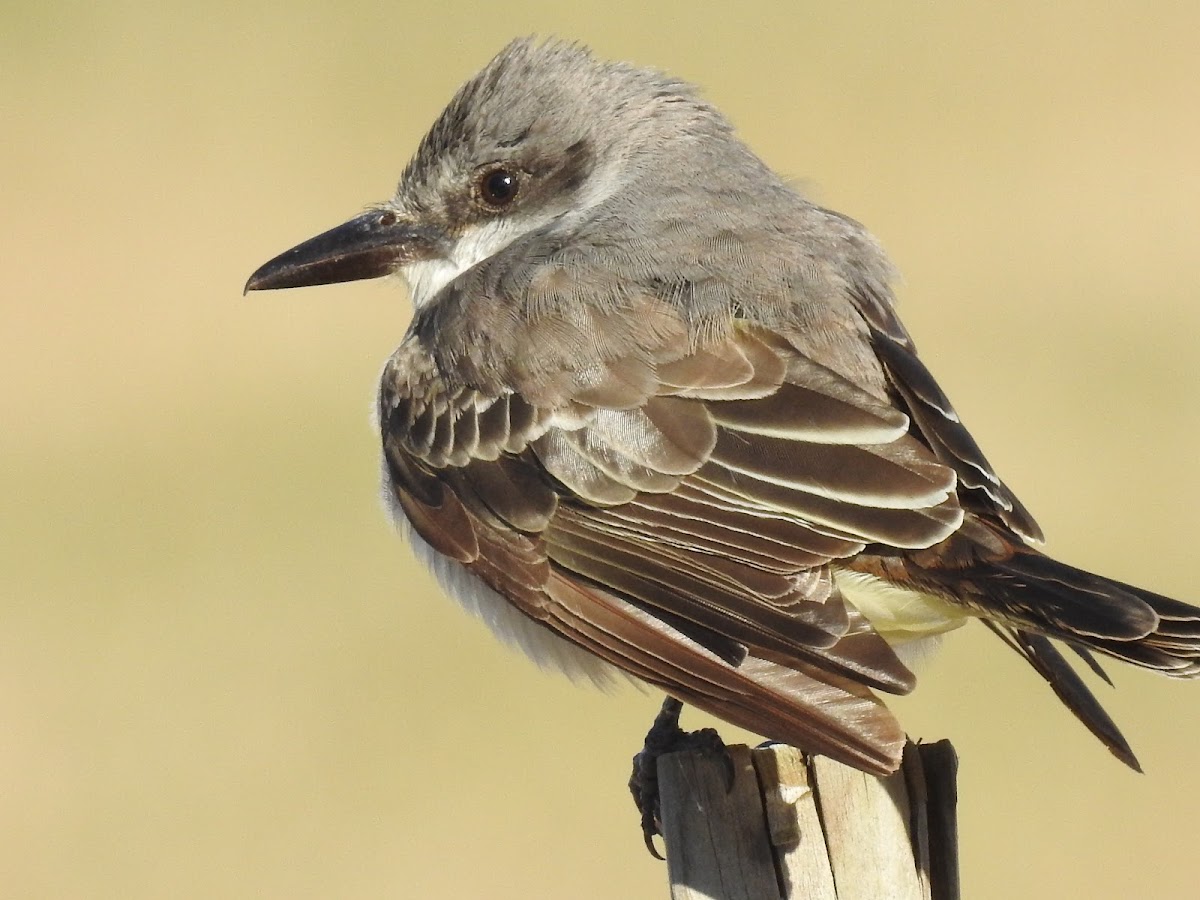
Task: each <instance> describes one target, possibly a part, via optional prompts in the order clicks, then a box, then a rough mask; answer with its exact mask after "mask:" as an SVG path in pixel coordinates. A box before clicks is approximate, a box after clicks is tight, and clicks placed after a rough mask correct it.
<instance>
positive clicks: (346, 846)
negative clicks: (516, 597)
mask: <svg viewBox="0 0 1200 900" xmlns="http://www.w3.org/2000/svg"><path fill="white" fill-rule="evenodd" d="M785 8H786V11H785ZM530 31H538V32H544V33H557V34H561V35H564V36H570V37H575V38H578V39H581V40H583V41H586V42H588V43H590V44H592V45H593V46H594V47H595V49H596V50H597V51H598V52H599V53H600V54H602V55H604V56H609V57H621V58H628V59H631V60H634V61H637V62H640V63H644V64H650V65H656V66H659V67H662V68H667V69H670V70H672V71H674V72H676V73H678V74H681V75H683V76H686V77H689V78H691V79H693V80H696V81H698V82H700V83H701V84H703V85H704V86H705V87H706V89H707V92H708V94H709V96H710V97H712V98H713V99H714V100H715V101H716V102H717V103H718V104H719V105H720V106H721V107H722V108H724V109H725V110H726V112H728V113H729V115H730V116H731V117H732V118H733V119H734V121H735V122H736V123H737V124H738V126H739V127H740V129H741V132H742V134H743V135H744V137H745V138H746V139H747V140H748V141H749V142H750V143H751V144H752V145H753V146H754V147H756V148H757V149H758V150H759V151H760V152H761V153H762V154H763V155H764V156H765V157H766V159H767V160H768V161H769V162H770V163H772V164H773V165H774V166H775V167H777V168H779V169H780V170H782V171H784V172H786V173H788V174H789V175H791V176H794V177H796V178H797V179H802V180H804V182H805V183H806V184H807V185H808V186H809V190H810V192H811V193H812V194H813V195H814V196H816V197H817V198H818V199H819V200H821V201H822V202H824V203H826V204H828V205H831V206H833V207H835V208H837V209H840V210H842V211H844V212H847V213H849V214H851V215H853V216H855V217H857V218H859V219H861V220H862V221H864V222H866V223H867V224H868V225H869V226H870V227H872V228H873V229H874V230H875V231H876V233H877V234H878V235H879V236H880V237H881V238H882V239H883V241H884V243H885V244H886V245H887V246H888V247H889V248H890V250H891V251H892V254H893V256H894V258H895V259H896V261H897V263H898V264H899V266H900V268H901V269H902V271H903V272H904V273H905V285H904V287H903V297H904V315H905V319H906V321H907V323H908V324H909V326H910V328H911V329H912V331H913V332H914V334H915V335H916V337H917V339H918V342H919V343H920V345H921V348H922V350H923V353H924V355H925V358H926V359H927V361H929V362H930V364H931V367H932V368H933V370H934V372H935V373H936V374H937V375H938V377H939V378H940V379H941V381H942V384H943V386H944V387H945V388H946V389H947V391H948V392H949V393H950V395H951V396H952V397H953V398H954V400H955V403H956V404H957V406H958V408H959V410H960V411H961V412H962V413H963V414H964V417H965V418H966V421H967V422H968V424H969V425H970V426H971V427H972V428H973V430H974V431H975V433H976V435H977V436H978V438H979V440H980V442H981V444H982V445H983V446H984V447H985V449H986V450H987V452H988V454H989V456H990V457H991V458H992V460H993V462H994V463H995V464H996V465H997V467H998V468H999V470H1000V471H1001V473H1002V474H1003V475H1004V477H1005V478H1007V479H1008V480H1009V482H1010V483H1011V484H1012V485H1014V486H1015V487H1016V489H1017V490H1018V491H1019V492H1020V493H1021V495H1022V496H1023V498H1024V499H1025V501H1026V503H1027V504H1028V505H1029V506H1030V508H1031V509H1032V510H1033V511H1034V512H1035V514H1037V515H1038V517H1039V519H1040V520H1041V523H1042V525H1043V526H1044V527H1045V529H1046V531H1047V533H1048V534H1049V535H1050V538H1051V539H1050V548H1051V549H1052V550H1053V551H1054V552H1056V553H1057V554H1059V555H1061V556H1063V557H1065V558H1067V559H1069V560H1071V561H1073V562H1075V563H1077V564H1080V565H1084V566H1090V567H1092V568H1095V569H1099V570H1102V571H1104V572H1106V573H1108V574H1111V575H1113V576H1116V577H1119V578H1122V579H1125V580H1130V581H1137V582H1139V583H1143V584H1145V585H1146V586H1148V587H1152V588H1154V589H1156V590H1159V591H1162V592H1164V593H1168V594H1173V595H1176V596H1180V597H1183V598H1190V599H1192V600H1193V601H1200V584H1198V583H1197V579H1196V578H1195V577H1194V574H1193V573H1194V567H1195V565H1196V559H1195V549H1194V548H1195V546H1196V538H1197V533H1198V531H1200V529H1198V527H1197V526H1198V525H1200V515H1198V513H1197V509H1198V508H1200V475H1198V474H1197V473H1198V471H1200V470H1198V469H1197V466H1196V457H1197V453H1196V442H1197V440H1198V439H1200V399H1198V396H1197V395H1198V391H1197V389H1198V388H1200V375H1198V367H1197V362H1196V360H1197V351H1198V350H1200V266H1198V265H1197V262H1198V261H1200V5H1197V4H1195V3H1191V2H1189V3H1183V2H1180V3H1171V2H1151V3H1145V2H1140V3H1124V4H1094V3H1085V2H1075V0H1073V2H1063V3H1058V4H1054V5H1053V6H1051V5H1050V4H1042V3H1036V2H1016V3H1006V4H983V3H978V4H972V3H955V4H944V5H943V6H942V8H934V7H931V6H929V5H925V4H921V5H917V4H884V3H874V4H824V5H822V6H819V7H818V6H816V5H811V6H806V5H799V4H765V3H741V4H725V5H722V6H720V7H707V6H705V7H701V6H696V5H694V4H686V3H647V2H645V0H638V2H629V0H610V2H605V3H603V4H596V5H595V6H591V7H588V6H580V7H575V6H572V5H571V4H564V3H550V2H535V0H518V2H514V3H509V4H504V5H501V6H496V5H494V4H483V3H481V4H478V5H467V4H456V3H440V4H417V3H409V4H404V3H384V2H341V3H337V4H329V5H328V6H321V5H319V4H316V3H299V4H294V5H293V6H292V7H291V9H290V10H289V11H286V12H285V11H282V8H281V7H280V5H279V4H274V3H272V4H267V3H254V2H250V3H244V2H238V3H232V2H229V3H226V2H215V3H209V4H203V5H192V4H186V5H185V4H178V5H174V4H169V3H151V2H147V0H129V2H115V3H107V4H94V3H90V2H89V3H82V2H78V3H57V4H34V3H22V2H16V3H14V2H9V3H7V4H5V5H4V6H3V9H2V11H0V59H2V60H3V62H0V96H2V98H3V99H2V100H0V123H2V124H0V130H2V134H3V137H2V138H0V171H3V173H4V175H3V178H0V203H2V209H3V214H2V216H0V256H2V259H3V265H2V272H3V285H2V287H0V386H2V387H0V452H2V457H0V459H2V460H3V466H2V468H0V495H2V497H3V501H2V508H3V515H2V517H0V623H2V624H0V896H4V897H14V898H26V897H28V898H75V897H80V898H91V897H97V898H110V897H111V898H118V897H119V898H159V897H179V898H184V897H195V898H201V897H203V898H207V897H267V898H275V897H281V898H282V897H288V898H302V897H313V898H326V897H339V898H341V897H346V898H383V897H396V898H409V897H447V898H449V897H465V896H471V897H489V898H518V897H520V898H531V897H533V898H542V897H573V898H658V897H664V896H665V894H666V892H665V868H664V867H663V866H662V865H661V864H659V863H657V862H654V861H653V860H651V859H650V858H649V857H648V856H647V855H646V853H645V851H644V850H643V849H642V847H641V841H640V836H639V834H638V832H637V826H636V820H635V816H634V812H633V809H632V807H631V805H630V803H629V800H628V797H627V794H626V792H625V787H624V782H625V778H626V776H627V774H628V765H629V757H630V755H631V754H632V752H633V751H634V750H635V749H636V748H637V746H638V744H639V742H640V739H641V736H642V734H643V732H644V729H645V727H646V726H647V725H648V724H649V720H650V717H651V716H652V714H653V712H654V710H655V709H656V707H657V704H658V701H659V698H658V697H657V696H654V695H652V694H639V693H638V692H637V691H635V690H633V689H624V690H622V691H619V692H617V694H616V695H615V696H613V697H606V696H604V695H602V694H599V693H597V692H595V691H593V690H589V689H577V688H574V687H572V686H571V685H570V684H568V683H566V682H565V681H563V680H561V679H559V678H556V677H550V676H545V675H542V674H541V673H539V672H538V671H537V670H536V669H535V668H534V667H533V666H532V665H530V664H528V663H527V662H525V661H524V660H523V659H520V658H517V657H515V656H513V655H511V654H510V653H508V652H507V651H505V650H503V649H501V648H500V647H498V646H497V645H495V644H493V642H492V640H491V638H490V637H489V636H488V635H487V634H486V633H485V630H484V629H483V628H482V626H480V625H479V624H477V623H475V622H472V621H470V620H468V619H467V618H466V617H465V616H463V615H462V614H461V613H460V612H459V611H458V610H457V609H456V608H454V607H453V606H452V604H451V603H449V602H448V601H445V600H444V599H443V598H442V597H440V596H439V595H438V592H437V591H436V590H435V588H434V587H433V585H432V583H431V581H430V580H429V579H428V578H427V577H426V576H425V575H424V573H423V572H420V571H418V569H417V568H416V566H415V565H414V563H413V562H412V560H411V559H410V556H409V553H408V550H407V549H406V548H405V547H404V546H403V545H402V544H401V542H400V541H399V540H398V539H397V538H396V537H395V536H394V535H393V534H392V533H391V530H390V527H389V526H388V525H387V524H386V522H385V520H384V517H383V515H382V513H381V511H380V509H379V506H378V504H377V501H376V485H375V483H376V438H375V436H374V435H373V434H372V431H371V428H370V425H369V419H368V414H369V407H370V403H371V400H372V398H373V394H374V390H375V378H376V374H377V372H378V369H379V367H380V365H381V364H382V361H383V360H384V359H385V358H386V356H387V354H388V353H389V352H390V351H391V349H392V347H393V346H394V345H395V344H396V343H397V342H398V340H399V338H400V336H401V334H402V333H403V330H404V328H405V325H406V322H407V319H408V316H409V307H408V303H407V299H406V297H405V296H404V294H403V291H402V289H401V288H400V287H399V286H397V285H395V284H375V283H368V284H357V285H344V286H339V287H336V288H327V289H312V290H307V291H303V292H291V293H279V294H265V295H257V296H251V297H247V298H243V297H242V295H241V290H242V284H243V283H244V281H245V279H246V276H247V275H248V274H249V273H250V272H251V271H252V270H253V269H254V268H255V267H256V266H258V265H259V264H260V263H262V262H264V261H265V260H266V259H267V258H269V257H270V256H273V255H274V254H275V253H277V252H279V251H281V250H283V249H285V248H287V247H289V246H291V245H292V244H293V243H295V242H297V241H299V240H301V239H303V238H306V237H309V236H310V235H312V234H315V233H316V232H318V231H320V230H323V229H324V228H326V227H329V226H331V225H334V224H336V223H338V222H340V221H342V220H343V219H344V218H345V217H347V216H349V215H352V214H354V213H356V212H357V211H359V210H360V209H361V208H362V207H363V206H364V205H365V204H366V203H368V202H370V201H374V200H379V199H382V198H384V197H385V196H387V195H388V194H389V192H390V191H391V189H392V187H393V185H394V181H395V179H396V178H397V177H398V175H399V172H400V169H401V167H402V165H403V163H404V162H405V161H406V159H407V156H408V154H409V153H410V151H411V150H412V149H413V148H414V146H415V144H416V142H417V141H418V140H419V138H420V137H421V135H422V133H423V132H424V130H425V128H426V127H427V125H428V124H429V123H430V122H431V121H432V119H433V117H434V116H435V114H436V113H437V112H438V111H439V109H440V108H441V106H442V105H443V103H444V102H445V101H446V100H447V99H448V98H449V96H450V94H451V93H452V92H453V90H454V88H455V87H456V86H457V85H458V84H459V83H460V82H461V81H462V80H464V79H465V78H466V77H468V76H469V75H470V74H471V73H472V72H473V71H475V70H476V69H477V68H478V67H479V66H481V65H482V64H483V63H484V62H486V61H487V59H488V58H489V57H490V56H491V55H492V54H493V53H494V52H495V51H496V50H497V49H499V47H500V46H501V45H502V44H503V43H505V42H506V41H507V40H508V39H509V38H511V37H513V36H514V35H517V34H521V33H526V32H530ZM1112 671H1113V673H1114V675H1115V678H1116V680H1117V684H1118V690H1116V691H1110V690H1108V689H1104V690H1103V691H1102V692H1101V695H1102V697H1103V698H1104V699H1105V700H1106V702H1107V704H1108V706H1109V708H1110V710H1111V711H1112V713H1113V714H1114V716H1115V717H1116V718H1117V719H1118V721H1119V722H1120V723H1121V724H1122V726H1123V727H1124V729H1125V731H1126V734H1127V735H1128V737H1129V738H1130V740H1131V742H1132V743H1133V745H1134V747H1135V749H1136V750H1137V751H1138V753H1139V754H1140V756H1141V759H1142V762H1143V764H1144V766H1145V768H1146V770H1147V774H1146V775H1145V776H1142V777H1138V776H1135V775H1133V774H1131V773H1129V772H1127V771H1125V770H1124V769H1123V768H1122V767H1121V766H1120V765H1119V764H1117V763H1116V762H1115V761H1114V760H1113V759H1111V758H1110V757H1109V755H1108V754H1107V753H1106V752H1105V751H1104V749H1103V748H1102V747H1101V746H1100V745H1099V744H1098V743H1096V742H1095V741H1094V740H1093V739H1092V738H1091V737H1090V736H1089V735H1088V734H1086V733H1085V731H1084V730H1083V729H1082V728H1081V727H1080V726H1078V725H1077V724H1076V723H1075V722H1074V721H1073V720H1072V719H1071V718H1070V716H1068V715H1067V714H1066V713H1065V712H1064V711H1063V710H1061V709H1060V708H1059V707H1058V704H1057V701H1056V700H1055V699H1054V697H1053V696H1052V695H1051V693H1050V692H1049V691H1048V690H1047V689H1045V688H1044V686H1043V685H1041V684H1040V682H1039V680H1038V678H1037V676H1036V675H1035V674H1033V673H1032V671H1030V670H1027V669H1026V668H1025V667H1024V666H1023V664H1022V663H1020V662H1019V660H1017V658H1016V657H1015V656H1014V655H1012V654H1010V653H1009V651H1007V650H1005V649H1004V648H1003V647H1002V646H1001V645H1000V644H999V643H998V642H996V641H995V640H994V639H993V638H991V636H990V635H988V634H986V633H985V632H984V630H983V629H982V628H979V627H972V628H968V629H965V630H964V631H963V632H960V633H958V634H955V635H953V636H951V638H950V639H949V640H948V641H947V645H946V649H945V651H944V652H943V654H942V656H941V657H940V658H939V659H938V660H937V661H936V662H935V663H933V664H932V665H931V666H930V667H929V669H928V670H927V671H926V672H925V673H924V675H925V676H926V677H925V678H924V680H923V682H922V685H921V687H920V688H919V689H918V691H917V694H916V695H915V696H914V697H912V698H910V699H907V700H905V701H903V702H901V703H898V704H897V705H898V707H899V709H900V712H901V714H902V716H903V720H904V722H905V724H906V726H907V727H908V729H909V731H910V732H911V733H912V734H913V735H914V736H920V737H926V738H931V739H932V738H939V737H950V738H952V739H953V740H954V741H955V743H956V744H957V747H958V749H959V751H960V753H961V755H962V772H961V784H960V789H961V804H962V807H961V808H962V842H963V867H964V879H965V888H966V896H967V897H970V898H974V900H979V898H1010V897H1047V898H1050V897H1084V896H1086V897H1093V898H1129V897H1165V896H1194V895H1195V893H1196V891H1197V883H1198V881H1197V875H1196V870H1195V857H1196V846H1197V838H1198V837H1200V825H1198V824H1197V820H1196V810H1197V809H1200V774H1198V771H1197V758H1196V744H1197V741H1198V739H1200V716H1198V713H1200V684H1180V683H1173V682H1170V681H1168V680H1166V679H1161V678H1156V677H1152V676H1149V675H1145V674H1143V673H1140V672H1136V671H1132V670H1128V669H1123V668H1122V669H1117V668H1116V667H1115V666H1114V667H1112ZM701 721H702V720H701V719H700V717H698V716H696V715H693V716H692V717H691V718H690V719H689V722H690V723H692V724H696V723H699V722H701ZM728 736H731V737H737V735H736V734H734V733H733V732H728Z"/></svg>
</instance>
